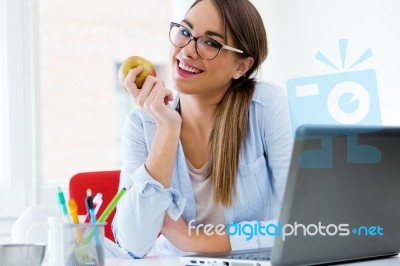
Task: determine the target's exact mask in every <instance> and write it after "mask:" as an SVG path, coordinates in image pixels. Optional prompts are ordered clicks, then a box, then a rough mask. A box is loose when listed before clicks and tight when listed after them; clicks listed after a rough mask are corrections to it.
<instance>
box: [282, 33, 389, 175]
mask: <svg viewBox="0 0 400 266" xmlns="http://www.w3.org/2000/svg"><path fill="white" fill-rule="evenodd" d="M338 43H339V50H340V56H341V63H342V65H341V71H340V69H339V68H338V67H337V66H335V65H334V64H333V63H332V62H331V61H330V60H329V59H328V58H327V57H326V56H325V55H324V54H323V53H321V52H320V51H318V52H317V54H316V56H315V59H317V60H319V61H320V62H322V63H324V64H325V65H328V66H330V67H331V68H333V69H335V70H336V71H340V72H337V73H332V74H325V75H317V76H309V77H300V78H293V79H289V80H287V82H286V87H287V95H288V100H289V108H290V116H291V123H292V131H293V133H294V132H295V131H296V129H297V128H298V127H299V126H300V125H303V124H320V125H381V124H382V122H381V114H380V106H379V96H378V87H377V81H376V72H375V70H374V69H366V70H356V71H354V70H352V68H353V67H355V66H357V65H359V64H360V63H362V62H364V61H365V60H366V59H368V58H370V57H371V56H372V51H371V50H370V49H367V50H366V51H365V52H364V53H363V54H362V55H361V56H360V57H359V58H358V59H357V60H356V61H355V62H354V63H353V64H352V65H350V67H348V68H346V71H344V70H345V65H346V52H347V44H348V40H347V39H339V40H338ZM293 135H294V134H293ZM380 161H381V153H380V151H379V149H377V148H376V147H374V146H372V145H359V144H358V138H357V136H347V163H380ZM332 163H333V158H332V138H331V137H322V138H321V148H320V149H316V150H309V151H305V152H303V153H302V154H301V157H300V160H299V164H300V167H302V168H331V167H332V166H333V165H332Z"/></svg>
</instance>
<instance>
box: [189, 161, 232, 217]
mask: <svg viewBox="0 0 400 266" xmlns="http://www.w3.org/2000/svg"><path fill="white" fill-rule="evenodd" d="M186 164H187V166H188V170H189V177H190V181H191V182H192V186H193V192H194V198H195V200H196V222H197V224H204V225H206V224H212V225H217V224H225V216H224V209H223V208H222V206H221V204H218V205H217V206H216V205H215V204H214V200H213V183H212V182H211V178H206V177H205V171H206V169H207V164H208V163H206V164H205V165H204V166H202V167H201V168H200V169H197V168H194V166H193V165H192V164H191V163H190V162H189V160H188V159H186Z"/></svg>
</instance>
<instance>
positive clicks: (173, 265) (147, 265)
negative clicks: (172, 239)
mask: <svg viewBox="0 0 400 266" xmlns="http://www.w3.org/2000/svg"><path fill="white" fill-rule="evenodd" d="M341 265H343V266H395V265H396V266H399V265H400V257H399V256H397V257H390V258H385V259H379V260H378V259H375V260H368V261H361V262H353V263H347V264H341ZM106 266H185V265H184V264H183V263H182V262H181V261H180V260H179V257H148V258H145V259H141V260H131V259H107V260H106Z"/></svg>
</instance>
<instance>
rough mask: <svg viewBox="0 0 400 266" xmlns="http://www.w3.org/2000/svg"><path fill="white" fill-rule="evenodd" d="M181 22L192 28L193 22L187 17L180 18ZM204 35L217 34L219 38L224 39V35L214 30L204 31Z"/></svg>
mask: <svg viewBox="0 0 400 266" xmlns="http://www.w3.org/2000/svg"><path fill="white" fill-rule="evenodd" d="M182 22H183V23H185V24H186V25H188V26H189V27H190V29H193V24H192V23H190V22H189V21H188V20H187V19H184V20H182ZM204 34H205V36H217V37H220V38H221V39H223V40H225V38H224V36H223V35H222V34H221V33H218V32H215V31H210V30H208V31H206V32H205V33H204Z"/></svg>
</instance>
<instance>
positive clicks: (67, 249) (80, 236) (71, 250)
mask: <svg viewBox="0 0 400 266" xmlns="http://www.w3.org/2000/svg"><path fill="white" fill-rule="evenodd" d="M104 225H105V224H64V225H63V265H65V266H81V265H82V266H89V265H90V266H104V265H105V263H104Z"/></svg>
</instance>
